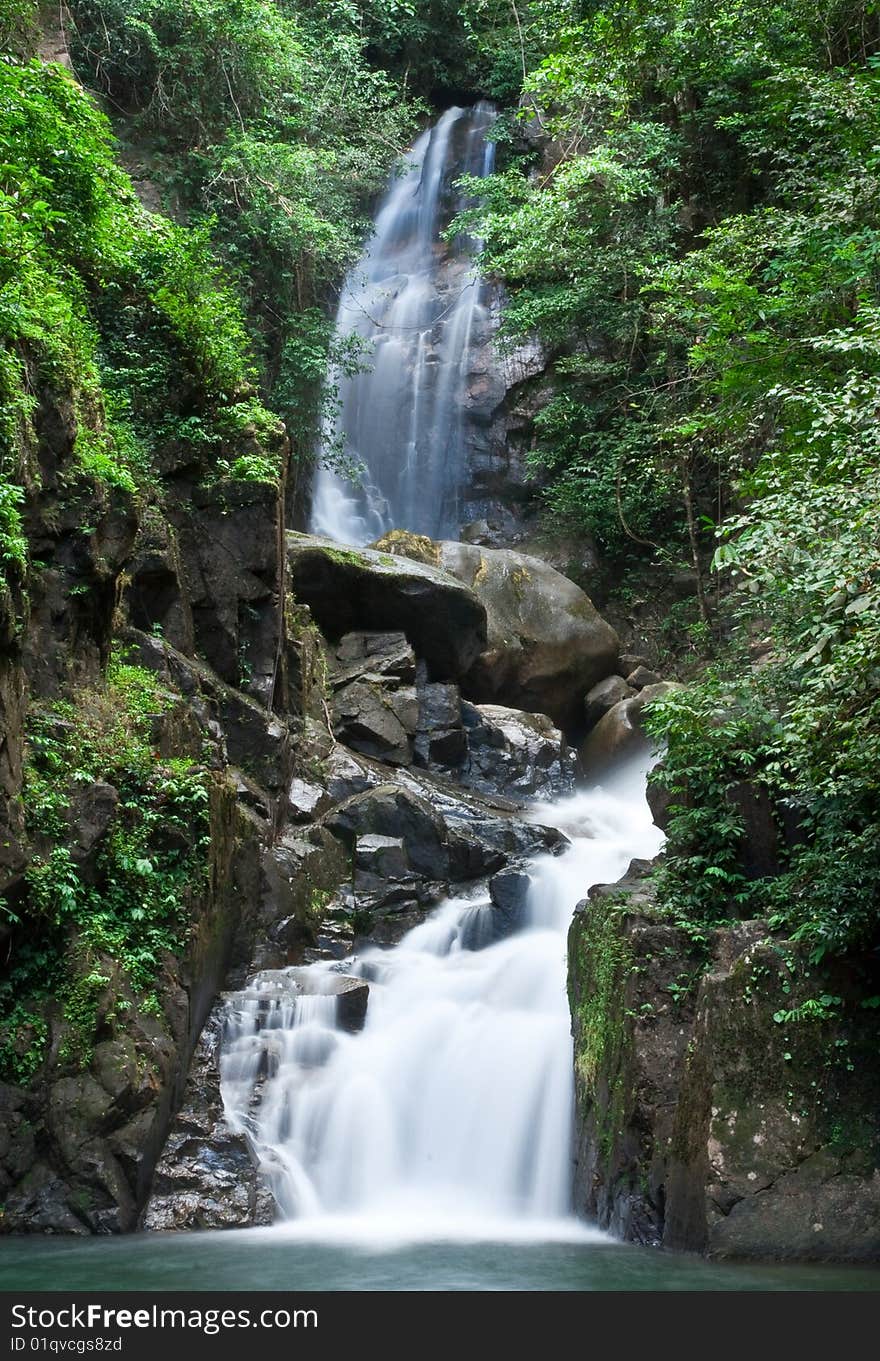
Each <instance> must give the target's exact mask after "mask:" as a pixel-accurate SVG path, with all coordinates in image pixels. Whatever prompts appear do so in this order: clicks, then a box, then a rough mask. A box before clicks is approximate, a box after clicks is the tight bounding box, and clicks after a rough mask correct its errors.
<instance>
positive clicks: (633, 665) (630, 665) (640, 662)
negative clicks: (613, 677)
mask: <svg viewBox="0 0 880 1361" xmlns="http://www.w3.org/2000/svg"><path fill="white" fill-rule="evenodd" d="M650 665H651V663H650V662H649V661H648V659H647V657H640V656H638V655H637V654H636V653H635V652H622V653H621V654H620V673H621V675H622V676H628V675H629V674H630V672H631V671H636V670H638V668H639V667H640V666H645V667H650Z"/></svg>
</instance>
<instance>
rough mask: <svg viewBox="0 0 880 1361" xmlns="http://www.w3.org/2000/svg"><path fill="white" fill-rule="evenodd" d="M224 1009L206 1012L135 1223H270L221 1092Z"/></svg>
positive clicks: (156, 1226) (265, 1193)
mask: <svg viewBox="0 0 880 1361" xmlns="http://www.w3.org/2000/svg"><path fill="white" fill-rule="evenodd" d="M223 1016H224V1008H223V1007H222V1006H220V1007H217V1008H216V1009H215V1010H214V1012H213V1013H212V1014H211V1018H210V1019H209V1021H208V1024H207V1025H206V1026H205V1029H204V1031H203V1032H202V1035H201V1038H200V1039H199V1043H198V1046H197V1048H196V1052H195V1054H194V1056H193V1061H192V1064H191V1065H190V1071H189V1077H188V1079H187V1084H186V1091H185V1093H184V1100H183V1105H182V1106H181V1108H180V1111H179V1112H178V1114H177V1115H176V1117H175V1119H174V1121H173V1123H172V1125H171V1130H170V1133H169V1135H168V1139H167V1141H166V1144H165V1148H164V1151H163V1153H162V1156H161V1158H160V1160H159V1163H158V1165H157V1167H156V1171H155V1174H154V1177H153V1183H152V1188H151V1192H150V1197H149V1200H148V1201H147V1205H146V1208H145V1210H144V1214H143V1217H142V1220H141V1227H142V1228H144V1229H148V1230H153V1231H160V1230H170V1229H237V1228H245V1227H248V1226H251V1225H256V1224H271V1223H272V1220H273V1218H274V1200H273V1198H272V1195H271V1192H270V1191H269V1188H268V1186H267V1185H266V1183H265V1182H264V1181H263V1178H262V1177H261V1175H260V1173H259V1171H258V1169H257V1167H256V1165H255V1162H254V1158H253V1156H252V1154H251V1150H250V1146H249V1144H248V1141H247V1139H246V1137H245V1136H244V1135H243V1134H240V1133H238V1132H237V1131H234V1130H232V1129H231V1128H230V1126H229V1124H228V1123H227V1121H226V1118H225V1116H224V1113H223V1099H222V1097H221V1094H220V1071H219V1054H220V1045H221V1039H222V1033H223Z"/></svg>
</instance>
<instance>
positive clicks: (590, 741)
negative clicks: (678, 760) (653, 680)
mask: <svg viewBox="0 0 880 1361" xmlns="http://www.w3.org/2000/svg"><path fill="white" fill-rule="evenodd" d="M681 688H682V687H681V686H680V685H678V684H677V683H676V682H675V681H661V682H660V684H659V685H646V686H645V688H644V689H643V690H640V691H639V692H638V694H637V695H635V696H634V697H633V698H632V699H623V700H621V701H620V702H619V703H618V704H615V705H614V706H613V708H611V709H609V710H608V712H607V713H606V714H605V715H604V716H603V717H602V718H600V719H599V722H598V723H597V724H596V726H595V728H593V730H592V731H591V732H590V733H588V734H587V737H586V738H585V740H584V741H583V742H582V743H581V747H580V753H579V754H580V758H581V764H582V766H583V768H584V773H585V774H586V775H588V776H591V777H595V776H596V775H600V774H601V773H602V772H603V771H605V770H607V769H608V767H609V766H611V765H614V764H615V763H616V762H618V761H621V760H623V759H624V758H625V757H628V756H635V755H637V754H638V753H639V752H647V751H649V750H650V749H651V741H650V739H649V738H648V735H647V733H646V732H645V730H644V727H643V726H642V721H641V715H642V710H643V709H644V707H645V705H646V704H649V703H650V702H651V700H653V699H661V698H662V697H663V696H664V695H668V694H671V693H672V692H673V691H674V690H680V689H681Z"/></svg>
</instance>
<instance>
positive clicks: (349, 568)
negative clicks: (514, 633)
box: [287, 533, 487, 680]
mask: <svg viewBox="0 0 880 1361" xmlns="http://www.w3.org/2000/svg"><path fill="white" fill-rule="evenodd" d="M287 561H288V565H289V569H290V583H291V586H292V588H293V592H294V594H295V596H296V598H297V600H299V601H301V602H302V603H303V604H305V605H308V606H309V608H310V610H311V612H312V616H313V618H314V620H315V622H316V623H317V625H318V627H319V628H320V629H321V631H322V633H324V634H325V635H326V637H327V638H329V639H330V640H331V641H334V642H335V641H337V640H339V639H341V638H343V636H344V635H345V634H347V633H351V632H352V631H353V630H356V629H364V628H366V629H371V630H379V631H381V630H387V629H395V630H400V631H402V632H403V633H404V634H405V635H406V637H407V638H408V639H409V641H410V643H411V644H412V646H413V648H414V649H415V651H416V653H417V654H418V656H420V657H424V659H425V661H426V662H427V664H428V667H429V668H430V671H431V674H432V676H433V678H434V679H436V680H455V679H457V678H458V677H460V676H462V675H464V674H465V672H467V671H469V670H470V669H471V667H473V665H474V663H475V662H476V660H477V658H478V657H479V656H480V654H481V653H482V652H484V651H485V648H486V637H487V634H486V609H485V606H484V605H483V604H482V603H481V601H480V600H479V599H478V598H477V595H476V594H475V592H474V591H472V590H470V589H469V588H468V587H467V586H466V585H465V584H463V582H462V581H461V580H460V579H457V578H456V577H455V576H453V575H450V574H449V573H448V572H445V571H443V570H441V569H440V568H439V567H437V566H434V565H431V564H428V563H425V562H416V561H414V560H412V559H410V558H407V557H399V556H394V555H392V554H391V553H389V552H381V551H380V552H376V551H373V550H370V549H366V548H363V549H354V548H346V547H343V546H342V545H341V544H338V543H334V542H333V541H332V540H331V539H321V538H317V537H315V536H314V535H310V534H296V533H290V534H288V536H287Z"/></svg>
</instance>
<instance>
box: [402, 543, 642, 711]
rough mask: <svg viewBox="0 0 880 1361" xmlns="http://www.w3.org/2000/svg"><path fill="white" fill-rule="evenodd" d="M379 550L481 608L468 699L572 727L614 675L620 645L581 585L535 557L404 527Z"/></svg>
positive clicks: (468, 677)
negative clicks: (452, 585)
mask: <svg viewBox="0 0 880 1361" xmlns="http://www.w3.org/2000/svg"><path fill="white" fill-rule="evenodd" d="M376 547H377V549H378V550H380V551H381V552H382V553H392V554H398V555H401V556H405V557H411V558H412V559H413V560H417V561H421V562H423V563H432V564H433V565H434V566H435V567H436V568H442V569H443V571H444V572H445V573H447V574H449V575H451V576H452V577H454V578H456V579H458V580H459V581H461V582H462V583H464V585H465V586H467V587H468V588H470V589H471V590H472V591H473V592H474V593H475V595H476V596H477V597H478V598H479V600H480V601H481V602H482V604H483V605H484V606H485V609H486V614H487V619H488V639H487V646H486V648H485V649H484V650H481V655H480V656H479V658H478V659H475V660H474V663H473V664H472V665H471V666H470V668H469V669H467V674H466V677H465V679H464V682H463V689H464V691H465V693H466V694H468V695H469V697H470V698H471V699H474V700H478V701H487V702H497V703H500V704H508V705H512V706H514V707H516V708H519V709H528V710H530V711H532V712H536V713H546V714H549V715H550V716H551V717H552V718H553V719H554V721H555V722H557V723H559V724H560V725H561V726H562V727H566V726H576V725H577V723H578V722H579V721H580V714H579V712H578V710H579V705H580V700H581V696H582V695H583V694H584V692H585V691H586V690H588V689H589V688H590V687H591V686H593V685H595V683H596V682H597V681H599V680H601V679H602V678H603V677H604V676H607V675H608V674H609V673H610V672H612V671H613V670H614V668H615V666H616V664H617V656H618V651H619V646H620V645H619V640H618V638H617V634H616V633H615V632H614V630H613V629H612V628H611V626H610V625H609V624H606V623H605V621H604V620H603V619H602V618H601V616H600V615H599V613H598V612H597V610H596V609H595V608H594V606H593V604H592V602H591V601H590V599H589V597H588V596H586V595H585V594H584V592H583V591H582V590H581V589H580V587H579V586H576V585H575V584H574V582H573V581H569V580H568V578H567V577H564V576H562V574H561V573H559V572H557V571H556V570H555V569H554V568H553V567H550V566H549V565H548V564H547V563H546V562H542V561H541V560H540V559H539V558H532V557H528V556H527V555H525V554H523V553H516V552H513V551H512V550H510V549H489V548H480V547H477V546H475V545H473V544H466V543H457V542H451V541H443V542H440V543H432V541H431V540H430V539H424V538H421V537H419V536H418V535H412V534H407V533H405V532H404V531H401V530H392V532H391V533H390V534H386V535H385V537H384V538H383V539H380V540H379V543H378V544H377V545H376ZM417 650H418V649H417Z"/></svg>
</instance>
